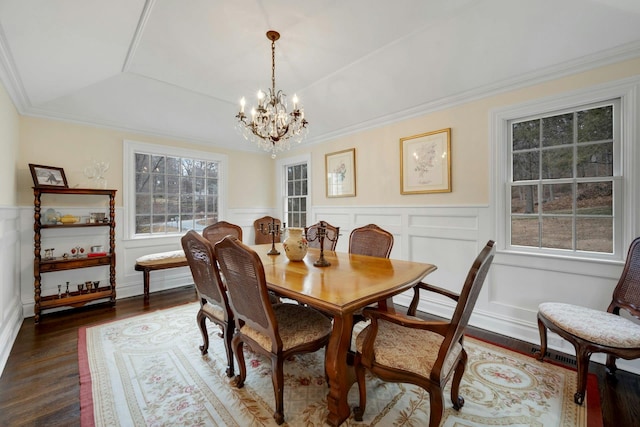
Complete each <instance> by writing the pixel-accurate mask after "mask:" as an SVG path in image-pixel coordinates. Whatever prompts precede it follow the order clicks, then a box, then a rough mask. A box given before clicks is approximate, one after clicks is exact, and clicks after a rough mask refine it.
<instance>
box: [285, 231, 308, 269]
mask: <svg viewBox="0 0 640 427" xmlns="http://www.w3.org/2000/svg"><path fill="white" fill-rule="evenodd" d="M287 232H288V234H287V238H286V239H285V240H284V242H282V246H283V247H284V253H285V254H286V255H287V258H289V260H291V261H302V259H303V258H304V256H305V255H306V254H307V248H308V247H309V243H308V242H307V239H306V237H305V236H304V228H295V227H290V228H287Z"/></svg>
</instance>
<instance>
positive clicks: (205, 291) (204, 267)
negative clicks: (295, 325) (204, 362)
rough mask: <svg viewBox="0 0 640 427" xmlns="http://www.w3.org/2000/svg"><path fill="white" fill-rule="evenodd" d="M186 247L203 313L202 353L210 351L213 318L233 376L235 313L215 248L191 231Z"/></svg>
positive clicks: (200, 314)
mask: <svg viewBox="0 0 640 427" xmlns="http://www.w3.org/2000/svg"><path fill="white" fill-rule="evenodd" d="M181 243H182V248H183V249H184V254H185V257H186V258H187V262H188V264H189V269H190V270H191V275H192V276H193V282H194V284H195V287H196V291H197V292H198V298H199V299H200V310H198V314H197V315H196V320H197V323H198V326H199V327H200V332H201V333H202V340H203V342H204V343H203V345H201V346H200V352H201V353H202V354H203V355H204V354H207V352H208V350H209V334H208V333H207V325H206V320H207V319H209V320H210V321H211V322H213V323H215V324H216V325H218V326H219V327H220V329H222V334H221V337H222V339H223V340H224V348H225V350H226V353H227V371H226V373H227V376H229V377H231V376H233V351H232V348H231V338H232V336H233V314H232V312H231V308H230V307H229V301H228V299H227V294H226V291H225V288H224V285H223V283H222V279H221V277H220V272H219V270H218V267H217V264H216V259H215V256H214V253H213V245H212V244H211V242H209V241H208V240H207V239H205V238H204V237H202V236H200V235H199V234H198V233H197V232H196V231H194V230H189V231H188V232H187V233H186V234H185V235H184V236H183V237H182V239H181Z"/></svg>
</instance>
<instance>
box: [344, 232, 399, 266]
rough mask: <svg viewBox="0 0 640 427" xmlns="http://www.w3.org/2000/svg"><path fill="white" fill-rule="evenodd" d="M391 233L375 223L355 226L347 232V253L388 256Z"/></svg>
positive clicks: (391, 240) (391, 238)
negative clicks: (349, 232)
mask: <svg viewBox="0 0 640 427" xmlns="http://www.w3.org/2000/svg"><path fill="white" fill-rule="evenodd" d="M391 249H393V234H391V233H389V232H388V231H386V230H383V229H382V228H380V227H378V226H377V225H375V224H369V225H365V226H363V227H359V228H355V229H353V230H352V231H351V234H349V253H351V254H357V255H369V256H377V257H380V258H389V255H391Z"/></svg>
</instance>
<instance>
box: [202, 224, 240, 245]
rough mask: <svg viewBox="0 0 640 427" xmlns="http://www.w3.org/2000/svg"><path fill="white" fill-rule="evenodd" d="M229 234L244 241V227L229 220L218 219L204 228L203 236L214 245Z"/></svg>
mask: <svg viewBox="0 0 640 427" xmlns="http://www.w3.org/2000/svg"><path fill="white" fill-rule="evenodd" d="M227 235H230V236H233V237H236V238H237V239H238V240H240V241H242V227H240V226H239V225H236V224H232V223H230V222H227V221H218V222H216V223H214V224H211V225H209V226H207V227H206V228H205V229H204V230H202V237H204V238H205V239H207V240H208V241H210V242H211V243H212V244H214V245H215V244H216V243H218V242H219V241H220V240H222V239H224V238H225V236H227Z"/></svg>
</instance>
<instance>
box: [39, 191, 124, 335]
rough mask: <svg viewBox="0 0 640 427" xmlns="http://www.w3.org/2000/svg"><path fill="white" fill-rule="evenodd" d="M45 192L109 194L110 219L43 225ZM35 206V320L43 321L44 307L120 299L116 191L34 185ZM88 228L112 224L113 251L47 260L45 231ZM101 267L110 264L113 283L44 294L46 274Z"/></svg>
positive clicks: (110, 277)
mask: <svg viewBox="0 0 640 427" xmlns="http://www.w3.org/2000/svg"><path fill="white" fill-rule="evenodd" d="M43 194H68V195H97V196H106V197H109V215H108V218H107V220H108V222H100V223H91V224H84V223H75V224H42V217H41V197H42V195H43ZM33 195H34V203H33V205H34V207H33V218H34V224H33V231H34V239H33V240H34V250H33V254H34V260H33V276H34V282H33V286H34V301H35V306H34V314H35V322H36V323H38V322H40V315H41V312H42V310H45V309H52V308H57V307H80V306H82V305H84V304H86V303H88V302H90V301H95V300H99V299H109V301H110V302H111V304H115V302H116V252H115V227H116V223H115V196H116V190H106V189H104V190H103V189H93V188H62V187H43V188H40V187H39V188H34V189H33ZM85 227H108V228H109V250H108V251H107V252H106V254H105V255H103V256H95V257H89V256H87V255H82V256H79V257H74V256H71V257H67V258H62V257H56V258H52V259H47V258H44V257H42V256H41V250H42V247H41V244H42V243H41V239H42V230H46V229H55V228H58V229H59V228H69V229H73V228H85ZM97 266H109V284H108V286H102V287H99V288H98V289H92V290H91V291H87V290H84V291H70V292H68V293H67V292H66V289H65V292H64V293H62V294H60V295H58V294H56V295H47V296H42V295H41V287H42V273H49V272H52V271H64V270H74V269H78V268H90V267H97Z"/></svg>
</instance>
